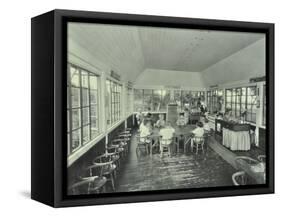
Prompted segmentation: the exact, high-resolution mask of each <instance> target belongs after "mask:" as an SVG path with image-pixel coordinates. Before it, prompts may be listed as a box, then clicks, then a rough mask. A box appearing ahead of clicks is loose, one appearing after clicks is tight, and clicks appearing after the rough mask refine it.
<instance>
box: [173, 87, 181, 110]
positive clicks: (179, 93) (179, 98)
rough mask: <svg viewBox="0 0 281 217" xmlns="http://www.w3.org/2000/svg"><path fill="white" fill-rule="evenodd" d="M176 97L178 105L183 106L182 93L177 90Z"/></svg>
mask: <svg viewBox="0 0 281 217" xmlns="http://www.w3.org/2000/svg"><path fill="white" fill-rule="evenodd" d="M174 97H175V101H176V103H177V104H178V106H181V91H180V90H175V91H174Z"/></svg>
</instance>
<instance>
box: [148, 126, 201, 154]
mask: <svg viewBox="0 0 281 217" xmlns="http://www.w3.org/2000/svg"><path fill="white" fill-rule="evenodd" d="M172 127H173V128H174V129H175V133H174V136H173V139H172V142H173V143H172V145H173V144H174V145H175V148H176V151H173V152H176V153H179V150H180V149H179V147H180V141H182V142H183V146H184V153H186V151H187V147H188V144H189V142H190V139H191V136H192V132H191V131H192V130H194V129H195V128H196V126H195V125H186V126H177V125H172ZM160 130H161V128H159V127H154V128H153V129H152V130H151V131H152V133H151V135H150V138H151V143H150V156H152V149H153V147H155V146H158V145H160V137H161V136H160ZM172 150H173V148H172Z"/></svg>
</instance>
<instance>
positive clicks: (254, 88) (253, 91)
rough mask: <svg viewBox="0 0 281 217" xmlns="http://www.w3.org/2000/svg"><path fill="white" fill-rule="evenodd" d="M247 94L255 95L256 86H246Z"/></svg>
mask: <svg viewBox="0 0 281 217" xmlns="http://www.w3.org/2000/svg"><path fill="white" fill-rule="evenodd" d="M248 95H252V96H254V95H256V87H249V88H248Z"/></svg>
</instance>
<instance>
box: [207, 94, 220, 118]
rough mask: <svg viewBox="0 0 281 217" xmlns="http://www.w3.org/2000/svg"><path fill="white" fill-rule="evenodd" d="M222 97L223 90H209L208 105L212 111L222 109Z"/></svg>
mask: <svg viewBox="0 0 281 217" xmlns="http://www.w3.org/2000/svg"><path fill="white" fill-rule="evenodd" d="M222 97H223V91H222V90H218V89H214V90H210V91H208V92H207V107H208V110H209V112H210V113H216V112H218V111H221V109H222Z"/></svg>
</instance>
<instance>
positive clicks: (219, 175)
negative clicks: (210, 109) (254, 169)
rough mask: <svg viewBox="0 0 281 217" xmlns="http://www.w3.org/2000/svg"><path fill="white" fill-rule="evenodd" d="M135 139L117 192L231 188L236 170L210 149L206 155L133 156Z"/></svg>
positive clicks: (119, 177) (118, 180) (120, 176)
mask: <svg viewBox="0 0 281 217" xmlns="http://www.w3.org/2000/svg"><path fill="white" fill-rule="evenodd" d="M136 145H137V144H136V139H135V136H133V138H132V143H131V147H130V153H129V156H128V159H127V160H126V162H123V169H122V170H121V171H120V173H119V175H118V179H117V183H116V185H117V188H116V191H117V192H128V191H148V190H162V189H178V188H199V187H214V186H231V185H232V180H231V176H232V174H233V173H234V172H235V169H234V168H233V167H232V166H231V165H230V164H229V163H227V162H226V161H224V160H223V159H222V158H221V157H220V156H219V155H218V154H217V153H215V152H214V151H213V150H212V149H211V148H208V150H207V151H206V153H205V154H198V155H196V154H195V153H191V152H190V151H189V152H188V153H187V154H186V155H185V154H182V153H181V154H177V155H175V156H172V157H169V156H164V157H163V158H161V157H160V154H159V153H155V154H153V156H152V157H151V156H147V155H145V154H144V155H143V156H141V157H137V155H136Z"/></svg>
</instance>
